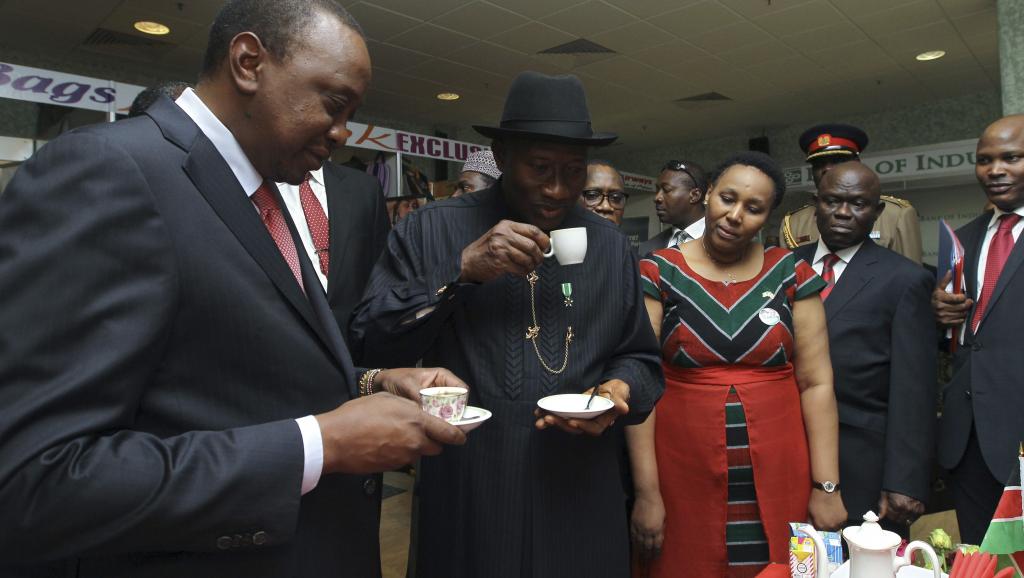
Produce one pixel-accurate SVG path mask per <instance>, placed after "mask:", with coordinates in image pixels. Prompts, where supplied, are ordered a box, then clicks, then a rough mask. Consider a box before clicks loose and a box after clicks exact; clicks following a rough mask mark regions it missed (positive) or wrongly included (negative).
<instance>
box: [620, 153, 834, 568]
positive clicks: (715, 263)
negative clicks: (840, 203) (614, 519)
mask: <svg viewBox="0 0 1024 578" xmlns="http://www.w3.org/2000/svg"><path fill="white" fill-rule="evenodd" d="M717 175H718V176H717V178H716V180H715V182H714V183H713V185H712V187H711V189H710V190H709V191H708V194H707V199H706V200H705V204H706V205H707V212H706V216H705V220H706V227H705V234H704V237H702V238H700V239H696V240H694V241H691V242H688V243H685V244H683V245H682V246H679V247H673V248H669V249H663V250H660V251H656V252H654V253H653V254H652V255H651V256H649V257H648V258H647V259H644V260H643V261H641V263H640V268H641V275H642V277H643V281H642V282H643V286H644V291H645V293H646V303H647V308H648V313H649V314H650V316H651V323H652V325H653V326H654V330H655V333H657V334H658V336H659V339H660V342H661V346H662V365H663V367H664V370H665V381H666V389H665V394H664V396H663V397H662V399H661V401H660V402H659V403H658V405H657V408H656V411H655V412H652V414H651V416H650V417H649V418H648V420H647V422H645V423H644V424H642V425H639V426H636V427H632V428H627V434H626V435H627V438H628V443H629V448H630V456H631V460H632V462H633V475H634V483H635V488H636V503H635V506H634V511H633V516H632V517H633V519H632V525H633V535H634V539H635V540H636V541H637V542H638V546H640V547H641V549H644V548H647V549H648V550H660V556H658V557H656V558H654V559H653V560H651V561H650V562H649V564H646V565H644V567H643V568H642V570H641V571H640V572H638V574H641V575H648V576H652V577H664V578H669V577H672V578H675V577H679V576H699V577H701V578H715V577H726V576H727V577H729V578H733V577H745V576H755V575H756V574H757V573H758V572H760V571H761V570H762V569H763V568H764V566H765V565H766V564H768V563H769V562H781V563H787V559H788V544H789V539H788V537H789V528H788V526H787V523H788V522H799V521H805V520H810V521H811V522H812V523H813V524H814V526H815V527H816V528H819V529H834V528H836V527H838V526H839V525H840V524H841V523H842V522H843V521H845V520H846V510H845V509H844V507H843V503H842V499H841V498H840V495H839V492H838V490H833V491H831V492H826V491H824V489H817V486H815V485H814V484H817V485H818V486H820V487H822V488H830V487H831V486H830V484H828V483H827V482H831V483H832V484H836V485H838V483H839V464H838V456H837V451H838V441H837V439H838V422H837V415H836V403H835V396H834V394H833V391H832V367H831V364H830V362H829V355H828V333H827V330H826V327H825V314H824V308H823V307H822V304H821V299H820V298H819V296H818V293H819V292H820V291H821V290H822V289H823V288H824V287H825V282H824V281H823V280H822V279H821V278H820V277H818V276H817V275H816V274H815V273H814V271H813V270H812V269H811V267H810V265H808V264H807V263H806V262H804V261H802V260H800V259H797V258H796V257H795V256H794V255H793V253H791V252H789V251H787V250H785V249H780V248H778V247H769V248H765V247H763V246H762V245H761V243H760V242H758V241H757V234H758V232H759V231H760V230H761V227H762V226H763V225H764V224H765V221H767V219H768V216H769V214H770V213H771V211H772V210H773V209H774V208H775V207H777V206H778V205H779V202H780V201H781V199H782V195H783V192H784V190H785V180H784V178H783V176H782V172H781V170H779V168H778V166H777V165H776V164H775V162H774V161H772V160H771V158H770V157H768V156H766V155H762V154H760V153H741V154H738V155H735V156H734V157H732V158H730V159H729V160H728V161H726V163H724V164H723V165H722V167H720V168H719V170H718V171H717Z"/></svg>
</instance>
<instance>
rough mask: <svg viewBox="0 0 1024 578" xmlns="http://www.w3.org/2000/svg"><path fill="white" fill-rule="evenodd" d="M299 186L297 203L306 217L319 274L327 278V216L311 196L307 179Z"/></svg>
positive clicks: (328, 246)
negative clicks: (300, 205)
mask: <svg viewBox="0 0 1024 578" xmlns="http://www.w3.org/2000/svg"><path fill="white" fill-rule="evenodd" d="M310 176H311V175H310V174H309V173H306V178H305V179H304V180H303V181H302V184H301V185H299V201H301V202H302V212H303V213H304V214H305V215H306V225H308V226H309V234H310V235H312V237H313V248H314V249H316V255H317V257H319V258H320V272H321V273H323V274H324V277H326V276H327V270H328V269H327V266H328V264H329V263H330V259H331V234H330V230H331V228H330V224H329V223H328V222H327V214H326V213H324V208H323V206H322V205H321V204H320V201H318V200H317V198H316V195H314V194H313V188H312V187H310V186H309V177H310Z"/></svg>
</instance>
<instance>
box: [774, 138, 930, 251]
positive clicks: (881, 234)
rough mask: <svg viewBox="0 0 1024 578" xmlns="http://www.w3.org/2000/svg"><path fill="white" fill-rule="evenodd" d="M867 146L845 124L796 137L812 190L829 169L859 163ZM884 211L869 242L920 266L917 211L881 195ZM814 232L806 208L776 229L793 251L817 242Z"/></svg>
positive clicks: (810, 211)
mask: <svg viewBox="0 0 1024 578" xmlns="http://www.w3.org/2000/svg"><path fill="white" fill-rule="evenodd" d="M867 145H868V135H867V134H866V133H865V132H864V131H863V130H861V129H859V128H857V127H855V126H851V125H848V124H838V123H829V124H819V125H817V126H813V127H811V128H809V129H807V130H805V131H804V133H803V134H802V135H800V148H801V149H802V150H803V151H804V152H805V153H806V154H807V162H809V163H811V176H812V177H813V179H814V186H815V188H817V187H818V183H820V182H821V177H822V175H824V174H825V173H826V172H827V171H828V169H829V168H830V167H833V166H835V165H837V164H839V163H844V162H848V161H859V160H860V153H861V152H862V151H863V150H864V148H865V147H867ZM882 201H883V202H884V203H885V210H884V211H882V214H881V215H879V217H878V220H877V221H875V226H874V229H872V231H871V234H870V235H871V239H873V240H874V241H875V243H877V244H878V245H881V246H882V247H886V248H888V249H892V250H893V251H895V252H897V253H899V254H901V255H903V256H904V257H907V258H908V259H910V260H912V261H916V262H917V263H920V262H921V224H920V223H919V222H918V218H917V211H916V210H915V209H914V207H913V205H911V204H910V202H909V201H906V200H904V199H899V198H896V197H891V196H889V195H882ZM818 237H819V235H818V228H817V226H816V225H815V220H814V205H812V204H807V205H804V206H803V207H800V208H799V209H797V210H795V211H791V212H789V213H786V216H784V217H783V218H782V225H781V226H780V227H779V239H780V240H781V241H782V243H783V245H784V246H786V247H788V248H790V249H795V248H797V247H799V246H802V245H807V244H810V243H817V242H818Z"/></svg>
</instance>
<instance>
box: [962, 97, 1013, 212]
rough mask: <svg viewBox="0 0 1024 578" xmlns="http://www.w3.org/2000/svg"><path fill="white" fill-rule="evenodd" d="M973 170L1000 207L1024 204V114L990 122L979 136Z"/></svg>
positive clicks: (1008, 207)
mask: <svg viewBox="0 0 1024 578" xmlns="http://www.w3.org/2000/svg"><path fill="white" fill-rule="evenodd" d="M974 174H975V176H976V177H977V178H978V182H979V183H981V186H982V187H983V188H984V189H985V195H986V196H988V200H989V201H990V202H991V203H992V204H993V205H995V206H996V207H998V208H999V209H1001V210H1003V211H1006V212H1011V211H1013V210H1015V209H1017V208H1018V207H1020V206H1024V114H1014V115H1010V116H1004V117H1003V118H1001V119H999V120H997V121H995V122H994V123H992V124H990V125H988V128H986V129H985V132H983V133H982V134H981V138H980V139H978V151H977V155H976V156H975V164H974Z"/></svg>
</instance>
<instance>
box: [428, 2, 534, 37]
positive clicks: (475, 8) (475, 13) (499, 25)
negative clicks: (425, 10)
mask: <svg viewBox="0 0 1024 578" xmlns="http://www.w3.org/2000/svg"><path fill="white" fill-rule="evenodd" d="M527 22H529V20H527V19H526V18H523V17H522V16H520V15H518V14H516V13H514V12H509V11H508V10H505V9H504V8H498V7H497V6H494V5H493V4H488V3H486V2H473V3H471V4H466V5H465V6H462V7H461V8H456V9H455V10H453V11H451V12H449V13H447V14H445V15H444V16H441V17H439V18H435V19H434V20H433V23H434V24H438V25H440V26H444V27H445V28H448V29H451V30H455V31H456V32H461V33H463V34H468V35H469V36H476V37H478V38H489V37H491V36H494V35H495V34H500V33H502V32H505V31H507V30H511V29H512V28H515V27H517V26H522V25H523V24H526V23H527Z"/></svg>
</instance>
